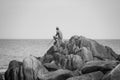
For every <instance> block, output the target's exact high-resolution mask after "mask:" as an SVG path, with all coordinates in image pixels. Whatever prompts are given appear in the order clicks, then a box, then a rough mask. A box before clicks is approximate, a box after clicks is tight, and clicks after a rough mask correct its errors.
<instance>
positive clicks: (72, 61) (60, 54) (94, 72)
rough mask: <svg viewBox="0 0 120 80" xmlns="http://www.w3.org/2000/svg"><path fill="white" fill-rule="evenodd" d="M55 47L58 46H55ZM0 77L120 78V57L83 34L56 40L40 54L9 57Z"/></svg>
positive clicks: (56, 79) (34, 79)
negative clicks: (16, 57)
mask: <svg viewBox="0 0 120 80" xmlns="http://www.w3.org/2000/svg"><path fill="white" fill-rule="evenodd" d="M56 46H57V47H56ZM0 78H1V79H0V80H4V79H5V80H119V79H120V56H119V55H118V54H117V53H115V52H114V51H113V50H112V49H111V48H110V47H109V46H104V45H101V44H99V43H98V42H96V41H95V40H92V39H88V38H86V37H83V36H77V35H75V36H72V37H71V38H70V39H69V40H68V41H64V42H63V43H61V44H60V45H59V46H58V45H56V44H55V43H54V44H53V45H52V46H51V47H50V48H49V50H48V51H47V52H46V53H45V54H44V56H42V57H34V56H28V57H27V58H25V59H24V60H23V62H19V61H16V60H12V61H11V62H10V63H9V66H8V69H7V70H6V72H5V73H3V74H1V76H0Z"/></svg>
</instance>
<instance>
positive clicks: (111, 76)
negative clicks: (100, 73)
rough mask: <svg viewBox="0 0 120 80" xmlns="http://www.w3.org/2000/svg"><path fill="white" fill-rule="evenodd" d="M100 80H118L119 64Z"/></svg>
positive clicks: (119, 78) (119, 75) (119, 73)
mask: <svg viewBox="0 0 120 80" xmlns="http://www.w3.org/2000/svg"><path fill="white" fill-rule="evenodd" d="M102 80H120V64H119V65H117V66H116V67H115V68H114V69H113V70H112V71H110V72H109V73H107V74H106V75H105V76H104V77H103V79H102Z"/></svg>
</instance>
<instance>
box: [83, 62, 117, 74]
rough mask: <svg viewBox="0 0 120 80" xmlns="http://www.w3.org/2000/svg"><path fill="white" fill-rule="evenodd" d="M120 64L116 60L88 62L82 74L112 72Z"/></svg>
mask: <svg viewBox="0 0 120 80" xmlns="http://www.w3.org/2000/svg"><path fill="white" fill-rule="evenodd" d="M118 64H119V62H118V61H114V60H106V61H100V60H98V61H89V62H86V63H85V65H84V66H83V67H82V70H81V71H82V73H83V74H85V73H90V72H94V71H102V72H106V71H109V70H112V69H113V68H114V67H115V66H117V65H118Z"/></svg>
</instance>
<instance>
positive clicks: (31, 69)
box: [23, 56, 48, 80]
mask: <svg viewBox="0 0 120 80" xmlns="http://www.w3.org/2000/svg"><path fill="white" fill-rule="evenodd" d="M47 72H48V70H47V69H46V68H45V67H44V66H43V65H42V63H41V62H40V61H39V60H37V59H36V58H35V57H33V56H29V57H27V58H25V59H24V60H23V73H24V79H25V80H37V78H38V74H39V75H40V76H44V74H45V73H47Z"/></svg>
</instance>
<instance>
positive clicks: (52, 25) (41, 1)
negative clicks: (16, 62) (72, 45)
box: [0, 0, 120, 39]
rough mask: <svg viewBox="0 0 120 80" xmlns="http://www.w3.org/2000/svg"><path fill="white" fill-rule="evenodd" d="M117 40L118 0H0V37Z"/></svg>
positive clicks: (119, 1) (119, 32)
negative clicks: (72, 37)
mask: <svg viewBox="0 0 120 80" xmlns="http://www.w3.org/2000/svg"><path fill="white" fill-rule="evenodd" d="M56 26H58V27H59V28H60V30H61V31H62V33H63V38H64V39H69V38H70V37H71V36H73V35H79V36H80V35H82V36H85V37H88V38H93V39H120V0H0V39H52V36H54V35H55V33H56Z"/></svg>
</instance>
